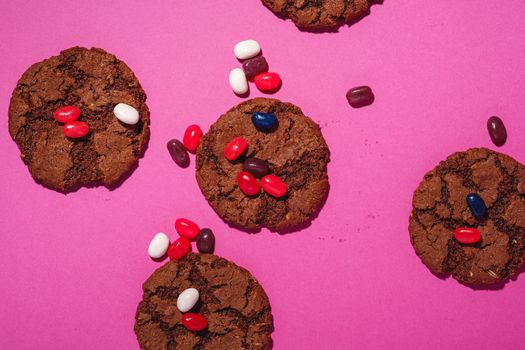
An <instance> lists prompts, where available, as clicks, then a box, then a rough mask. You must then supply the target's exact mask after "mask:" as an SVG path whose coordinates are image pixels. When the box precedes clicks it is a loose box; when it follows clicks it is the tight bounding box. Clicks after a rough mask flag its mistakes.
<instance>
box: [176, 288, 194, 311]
mask: <svg viewBox="0 0 525 350" xmlns="http://www.w3.org/2000/svg"><path fill="white" fill-rule="evenodd" d="M197 301H199V291H198V290H197V289H195V288H188V289H185V290H184V291H183V292H182V293H180V294H179V297H178V298H177V308H178V309H179V311H180V312H188V311H190V310H191V309H192V308H193V307H194V306H195V304H197Z"/></svg>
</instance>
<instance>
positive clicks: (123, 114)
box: [113, 103, 140, 125]
mask: <svg viewBox="0 0 525 350" xmlns="http://www.w3.org/2000/svg"><path fill="white" fill-rule="evenodd" d="M113 114H115V117H117V119H118V120H120V121H121V122H123V123H124V124H129V125H135V124H137V123H138V122H139V120H140V115H139V111H137V110H136V109H135V108H133V107H132V106H130V105H127V104H125V103H119V104H117V105H116V106H115V108H113Z"/></svg>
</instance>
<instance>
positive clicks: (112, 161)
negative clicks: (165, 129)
mask: <svg viewBox="0 0 525 350" xmlns="http://www.w3.org/2000/svg"><path fill="white" fill-rule="evenodd" d="M119 104H120V107H119V108H117V112H120V115H119V117H120V119H117V117H116V115H115V113H114V108H115V106H117V105H119ZM122 106H124V107H125V108H122ZM62 107H74V108H78V109H79V110H80V117H79V118H78V119H77V120H76V121H75V123H77V125H76V126H77V127H80V126H83V127H84V128H85V129H82V128H80V132H82V133H81V134H80V135H83V134H84V132H85V131H86V130H87V128H89V129H88V132H87V134H86V135H85V136H79V134H78V132H79V131H75V130H72V129H70V130H69V134H67V135H66V134H65V131H64V125H63V124H62V123H61V122H59V121H57V120H56V119H55V118H54V116H53V115H54V112H55V111H57V110H58V109H60V108H62ZM86 124H87V125H86ZM148 124H149V111H148V107H147V105H146V94H145V93H144V90H142V88H141V86H140V84H139V82H138V80H137V78H136V77H135V75H134V74H133V72H132V71H131V70H130V68H129V67H128V66H127V65H126V64H125V63H124V62H122V61H120V60H118V59H117V58H116V57H115V56H114V55H112V54H110V53H108V52H106V51H104V50H101V49H96V48H92V49H86V48H81V47H74V48H71V49H68V50H64V51H62V52H61V53H60V55H58V56H53V57H51V58H48V59H46V60H44V61H42V62H38V63H35V64H34V65H32V66H31V67H30V68H29V69H28V70H27V71H26V72H25V73H24V74H23V75H22V77H21V78H20V80H19V81H18V83H17V86H16V88H15V90H14V91H13V95H12V97H11V103H10V106H9V133H10V134H11V137H12V138H13V140H15V142H16V143H17V145H18V148H19V149H20V153H21V157H22V160H23V161H24V163H25V164H26V165H27V166H28V168H29V171H30V172H31V175H32V176H33V178H34V179H35V180H36V181H37V182H39V183H42V184H43V185H45V186H47V187H50V188H53V189H56V190H59V191H64V192H67V191H71V190H75V189H77V188H78V187H81V186H92V185H97V184H103V185H105V186H112V185H115V184H116V183H118V182H119V180H121V179H123V177H125V176H126V174H128V173H129V171H130V170H132V169H133V167H134V166H135V164H136V162H137V159H138V158H139V157H140V156H141V154H142V152H143V150H144V148H145V145H146V143H147V140H148V136H149V127H148ZM75 132H76V134H75ZM71 136H74V137H71Z"/></svg>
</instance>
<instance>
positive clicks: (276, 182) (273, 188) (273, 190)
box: [261, 174, 286, 198]
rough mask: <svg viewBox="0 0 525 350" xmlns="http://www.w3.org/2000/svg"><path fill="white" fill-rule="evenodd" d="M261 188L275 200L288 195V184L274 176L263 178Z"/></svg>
mask: <svg viewBox="0 0 525 350" xmlns="http://www.w3.org/2000/svg"><path fill="white" fill-rule="evenodd" d="M261 186H262V188H263V190H264V191H265V192H266V193H268V194H270V195H272V196H274V197H275V198H281V197H282V196H284V195H285V194H286V184H285V183H284V182H283V181H282V180H281V179H280V178H279V177H277V176H275V175H273V174H270V175H266V176H265V177H263V178H262V179H261Z"/></svg>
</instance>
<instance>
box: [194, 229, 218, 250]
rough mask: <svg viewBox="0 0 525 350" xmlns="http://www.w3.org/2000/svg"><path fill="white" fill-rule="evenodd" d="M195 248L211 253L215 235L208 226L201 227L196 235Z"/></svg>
mask: <svg viewBox="0 0 525 350" xmlns="http://www.w3.org/2000/svg"><path fill="white" fill-rule="evenodd" d="M197 249H198V250H199V252H200V253H210V254H212V253H213V251H214V250H215V235H214V234H213V231H212V230H210V229H209V228H203V229H202V230H201V231H200V232H199V235H198V236H197Z"/></svg>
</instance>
